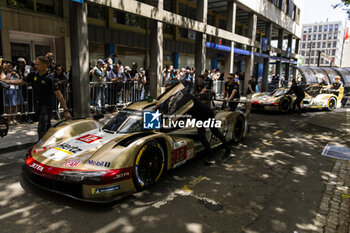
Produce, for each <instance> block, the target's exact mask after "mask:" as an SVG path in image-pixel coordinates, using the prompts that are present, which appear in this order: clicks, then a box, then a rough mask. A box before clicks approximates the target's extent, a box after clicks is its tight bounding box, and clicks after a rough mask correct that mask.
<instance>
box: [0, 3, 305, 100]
mask: <svg viewBox="0 0 350 233" xmlns="http://www.w3.org/2000/svg"><path fill="white" fill-rule="evenodd" d="M80 2H82V3H78V2H77V1H68V0H65V1H64V0H56V1H39V0H21V1H18V0H17V1H16V0H6V1H1V3H0V14H1V19H2V28H1V29H2V30H1V37H2V38H1V39H2V40H1V45H2V52H3V54H2V55H3V57H4V59H6V60H14V59H16V57H19V56H21V57H25V58H26V59H27V60H28V61H29V60H32V59H33V58H34V57H36V56H37V55H42V54H44V53H45V52H46V51H52V52H54V54H55V55H56V60H57V63H59V64H62V65H64V66H65V67H66V69H67V70H68V69H69V68H70V67H71V66H72V70H73V74H74V73H76V74H75V75H78V76H77V77H76V80H80V81H81V82H84V83H86V80H85V79H87V77H85V76H87V72H86V70H88V67H89V66H91V65H93V64H94V62H95V61H96V60H97V59H99V58H105V57H107V56H108V55H109V54H118V56H119V58H120V60H121V62H122V64H123V65H131V63H132V62H137V63H138V65H139V67H144V68H148V67H149V68H150V70H151V75H152V77H153V78H152V79H151V93H152V94H153V95H154V96H156V95H159V90H160V88H159V86H161V85H162V74H161V72H162V68H163V66H164V65H173V66H174V67H175V68H182V67H187V66H189V67H195V68H196V72H197V73H198V74H199V73H203V71H204V69H212V68H214V69H220V70H221V71H224V72H225V75H226V76H227V74H229V73H232V72H236V71H242V72H243V73H245V76H246V77H245V79H244V82H243V83H242V85H244V86H245V87H246V86H247V83H248V80H249V79H250V76H251V75H254V76H255V77H256V78H258V77H260V76H261V77H263V80H264V85H263V86H266V85H267V77H268V75H269V67H270V65H271V64H273V65H274V66H275V70H276V73H277V74H284V75H286V76H287V77H289V76H290V74H292V73H293V72H294V69H293V68H292V67H293V66H295V65H296V61H297V57H298V50H299V40H300V38H301V28H302V27H301V22H300V15H301V12H302V8H303V1H302V0H294V1H293V0H253V1H246V0H227V1H225V0H223V1H218V0H139V1H136V0H128V1H126V0H85V1H80ZM273 42H275V43H273ZM275 44H276V46H274V45H275ZM0 55H1V54H0ZM74 71H75V72H74ZM80 81H79V82H80ZM244 89H246V88H244ZM85 91H86V90H85ZM82 93H84V91H83V90H82Z"/></svg>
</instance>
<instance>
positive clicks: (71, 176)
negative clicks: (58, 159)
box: [56, 171, 106, 184]
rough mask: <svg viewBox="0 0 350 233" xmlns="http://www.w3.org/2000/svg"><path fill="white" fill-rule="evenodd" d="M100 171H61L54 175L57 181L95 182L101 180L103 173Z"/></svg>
mask: <svg viewBox="0 0 350 233" xmlns="http://www.w3.org/2000/svg"><path fill="white" fill-rule="evenodd" d="M105 174H106V172H105V171H101V172H84V171H63V172H61V173H59V174H58V175H57V176H56V180H57V181H63V182H69V183H84V184H96V183H100V182H101V177H102V176H103V175H105Z"/></svg>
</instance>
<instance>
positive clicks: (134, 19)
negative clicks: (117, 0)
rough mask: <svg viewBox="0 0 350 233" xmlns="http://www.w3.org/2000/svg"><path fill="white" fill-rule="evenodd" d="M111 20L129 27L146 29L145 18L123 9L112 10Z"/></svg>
mask: <svg viewBox="0 0 350 233" xmlns="http://www.w3.org/2000/svg"><path fill="white" fill-rule="evenodd" d="M113 22H114V23H119V24H124V25H127V26H130V27H136V28H143V29H146V22H147V21H146V20H145V18H143V17H140V16H137V15H134V14H130V13H126V12H123V11H118V10H113Z"/></svg>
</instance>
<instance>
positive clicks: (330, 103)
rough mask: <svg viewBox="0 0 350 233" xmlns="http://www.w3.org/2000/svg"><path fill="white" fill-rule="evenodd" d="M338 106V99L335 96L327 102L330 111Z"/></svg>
mask: <svg viewBox="0 0 350 233" xmlns="http://www.w3.org/2000/svg"><path fill="white" fill-rule="evenodd" d="M336 108H337V99H336V98H334V97H331V98H329V100H328V103H327V109H328V110H329V111H333V110H335V109H336Z"/></svg>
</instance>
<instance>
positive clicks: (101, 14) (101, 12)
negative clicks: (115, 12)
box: [87, 3, 107, 20]
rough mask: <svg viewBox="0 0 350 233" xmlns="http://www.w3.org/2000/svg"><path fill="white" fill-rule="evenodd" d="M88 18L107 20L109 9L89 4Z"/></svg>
mask: <svg viewBox="0 0 350 233" xmlns="http://www.w3.org/2000/svg"><path fill="white" fill-rule="evenodd" d="M87 8H88V17H91V18H95V19H100V20H106V18H107V17H106V12H107V8H106V7H105V6H101V5H97V4H91V3H88V5H87Z"/></svg>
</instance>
